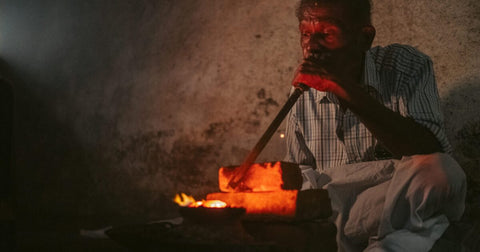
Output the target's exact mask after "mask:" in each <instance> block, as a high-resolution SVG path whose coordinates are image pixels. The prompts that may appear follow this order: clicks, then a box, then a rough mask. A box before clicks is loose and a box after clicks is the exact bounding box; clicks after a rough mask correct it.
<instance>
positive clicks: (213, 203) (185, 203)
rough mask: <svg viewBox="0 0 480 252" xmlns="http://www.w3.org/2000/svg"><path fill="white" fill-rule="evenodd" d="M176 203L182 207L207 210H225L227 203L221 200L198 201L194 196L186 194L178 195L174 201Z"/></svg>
mask: <svg viewBox="0 0 480 252" xmlns="http://www.w3.org/2000/svg"><path fill="white" fill-rule="evenodd" d="M173 201H174V202H175V203H177V204H178V205H179V206H182V207H193V208H195V207H205V208H225V207H227V203H225V202H223V201H221V200H202V201H196V200H195V199H194V198H193V197H192V196H189V195H186V194H185V193H179V194H178V193H177V195H175V198H174V199H173Z"/></svg>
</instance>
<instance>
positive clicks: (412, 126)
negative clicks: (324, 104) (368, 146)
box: [334, 84, 443, 158]
mask: <svg viewBox="0 0 480 252" xmlns="http://www.w3.org/2000/svg"><path fill="white" fill-rule="evenodd" d="M334 93H335V95H336V96H337V97H338V98H339V99H340V100H341V103H342V104H343V105H344V106H345V107H347V108H348V109H350V110H351V111H352V112H353V113H355V114H356V115H357V116H358V118H359V119H360V121H361V122H362V123H363V124H365V126H366V127H367V128H368V129H369V130H370V131H371V132H372V134H373V135H374V136H375V137H376V138H377V139H378V140H379V141H380V142H381V143H382V144H383V145H384V146H385V147H386V148H387V149H388V150H389V151H390V152H391V153H392V154H393V155H394V156H395V157H397V158H398V157H401V156H410V155H415V154H429V153H434V152H442V151H443V150H442V147H441V145H440V143H439V141H438V140H437V138H436V137H435V135H433V133H432V132H431V131H430V130H429V129H427V128H425V127H424V126H422V125H420V124H419V123H417V122H415V121H414V120H413V119H411V118H406V117H403V116H401V115H400V114H399V113H396V112H393V111H392V110H390V109H388V108H386V107H385V106H384V105H383V104H380V103H379V102H378V101H377V100H375V99H374V98H373V97H371V96H370V95H369V94H368V93H367V92H366V91H365V90H364V89H362V88H361V87H360V85H358V84H349V85H344V86H343V87H339V88H338V89H337V90H335V91H334Z"/></svg>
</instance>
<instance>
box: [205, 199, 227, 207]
mask: <svg viewBox="0 0 480 252" xmlns="http://www.w3.org/2000/svg"><path fill="white" fill-rule="evenodd" d="M203 206H204V207H210V208H224V207H227V203H225V202H223V201H221V200H207V201H204V203H203Z"/></svg>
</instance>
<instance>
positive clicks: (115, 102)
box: [0, 0, 480, 222]
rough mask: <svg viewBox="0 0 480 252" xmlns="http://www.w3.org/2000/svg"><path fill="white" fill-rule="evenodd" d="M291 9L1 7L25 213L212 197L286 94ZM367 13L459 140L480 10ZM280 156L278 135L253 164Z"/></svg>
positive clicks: (474, 85) (269, 5)
mask: <svg viewBox="0 0 480 252" xmlns="http://www.w3.org/2000/svg"><path fill="white" fill-rule="evenodd" d="M295 2H296V1H286V0H283V1H280V0H276V1H272V0H261V1H259V0H255V1H254V0H228V1H227V0H202V1H198V0H197V1H194V0H176V1H173V0H172V1H155V0H150V1H147V0H143V1H125V0H124V1H113V0H111V1H92V0H90V1H73V0H70V1H54V0H46V1H41V3H40V1H33V0H32V1H27V0H1V1H0V57H1V59H2V60H3V61H4V65H5V66H4V68H5V70H4V72H6V73H8V72H10V75H11V78H12V79H14V81H15V84H14V89H15V93H16V111H15V116H16V123H15V130H16V132H15V156H16V159H15V160H16V161H15V171H16V179H15V182H16V185H17V201H18V205H19V214H29V213H34V212H35V213H44V214H50V215H53V216H78V217H79V219H82V218H87V219H88V216H107V217H106V218H105V219H104V221H106V222H108V221H110V220H111V219H112V218H113V217H112V216H123V217H125V218H131V219H135V218H136V219H142V218H144V219H154V218H162V217H172V216H174V215H175V214H176V213H175V208H174V207H173V204H172V203H171V202H170V200H171V198H172V197H173V195H174V194H175V193H177V192H181V191H183V192H187V193H191V194H194V195H196V196H198V197H203V196H204V195H205V193H206V192H209V191H212V190H215V189H216V172H217V169H218V168H219V167H220V166H222V165H231V164H238V163H240V162H241V161H242V159H243V158H244V156H245V155H246V154H247V152H248V150H249V149H250V148H252V147H253V145H254V144H255V142H256V141H257V140H258V138H259V137H260V135H261V134H262V133H263V131H264V130H265V128H266V127H267V126H268V124H269V123H270V122H271V121H272V119H273V117H274V116H275V114H276V112H277V111H278V109H279V108H280V106H282V105H283V103H284V102H285V101H286V99H287V94H288V92H289V88H290V86H289V85H290V84H289V82H290V80H291V78H292V74H293V71H294V69H295V67H296V65H297V64H298V62H299V59H300V50H299V43H298V38H297V37H298V34H297V23H296V19H295V17H294V14H293V13H294V7H295ZM373 13H374V17H373V18H374V24H375V25H376V27H377V39H376V40H375V42H374V44H375V45H386V44H389V43H393V42H397V43H405V44H410V45H413V46H415V47H418V48H419V49H420V50H421V51H423V52H425V53H427V54H429V55H430V56H431V57H432V59H433V61H434V64H435V65H434V66H435V70H436V73H437V80H438V85H439V90H440V95H441V98H442V101H443V105H444V108H445V112H446V117H447V118H448V121H447V126H448V133H449V135H450V137H451V138H452V140H453V142H454V144H455V141H458V139H457V138H456V137H455V136H456V132H457V131H458V130H459V129H460V128H461V127H463V126H464V125H465V123H466V122H467V121H469V120H472V119H476V118H478V116H476V113H478V109H477V107H478V105H479V98H478V97H480V85H479V82H480V72H479V71H478V69H479V68H480V59H479V57H478V55H480V40H479V38H480V2H478V1H477V0H462V1H457V0H443V1H414V0H407V1H397V0H384V1H379V0H378V1H374V11H373ZM477 120H478V119H477ZM283 151H284V146H283V141H282V139H280V138H279V137H278V134H277V135H275V136H274V139H273V140H272V141H271V142H270V143H269V145H268V146H267V147H266V149H265V151H264V153H263V154H262V155H261V157H260V158H259V160H260V161H264V160H265V161H267V160H278V159H281V158H282V156H283ZM32 210H33V211H32Z"/></svg>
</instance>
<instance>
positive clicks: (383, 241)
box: [286, 0, 466, 251]
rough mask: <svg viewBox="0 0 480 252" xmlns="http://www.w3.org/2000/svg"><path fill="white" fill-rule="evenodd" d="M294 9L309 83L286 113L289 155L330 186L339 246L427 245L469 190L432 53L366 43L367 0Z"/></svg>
mask: <svg viewBox="0 0 480 252" xmlns="http://www.w3.org/2000/svg"><path fill="white" fill-rule="evenodd" d="M297 17H298V20H299V29H300V36H301V38H300V44H301V47H302V49H303V62H302V63H301V64H300V66H299V67H298V69H297V71H296V73H295V77H294V80H293V85H294V86H298V84H299V83H303V84H306V85H307V86H309V87H311V88H310V89H309V90H308V91H306V92H305V93H304V94H303V96H302V97H300V99H299V100H298V101H297V103H296V104H295V106H294V107H293V109H292V111H291V112H290V114H289V117H288V121H287V136H286V138H287V157H286V161H289V162H294V163H298V164H300V165H301V167H302V169H304V171H307V172H305V174H306V175H308V176H306V177H307V178H308V180H309V181H310V182H311V184H312V185H313V187H324V188H326V189H327V190H328V191H329V195H330V198H331V201H332V208H333V209H334V211H336V213H337V216H336V225H337V229H338V234H337V243H338V247H339V250H340V251H362V250H366V251H428V250H429V249H430V248H431V247H432V246H433V244H434V242H435V241H436V240H437V239H438V238H439V237H440V236H441V234H442V233H443V232H444V231H445V229H446V228H447V226H448V221H449V220H457V219H458V218H460V217H461V215H462V213H463V210H464V201H465V190H466V188H465V187H466V185H465V175H464V173H463V171H462V169H461V168H460V167H459V165H458V164H457V163H456V162H455V161H454V160H453V159H452V158H451V157H450V156H449V155H448V153H449V152H450V151H451V147H450V145H449V143H448V140H447V138H446V135H445V130H444V128H443V119H442V115H441V111H440V104H439V101H438V92H437V87H436V83H435V78H434V75H433V67H432V62H431V60H430V58H429V57H428V56H426V55H424V54H422V53H420V52H419V51H417V50H416V49H414V48H412V47H410V46H404V45H398V44H394V45H390V46H387V47H375V48H371V44H372V41H373V39H374V37H375V28H374V27H373V26H372V24H371V20H370V3H369V1H368V0H301V2H300V4H299V6H298V9H297ZM309 168H311V169H313V171H312V170H309Z"/></svg>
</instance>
